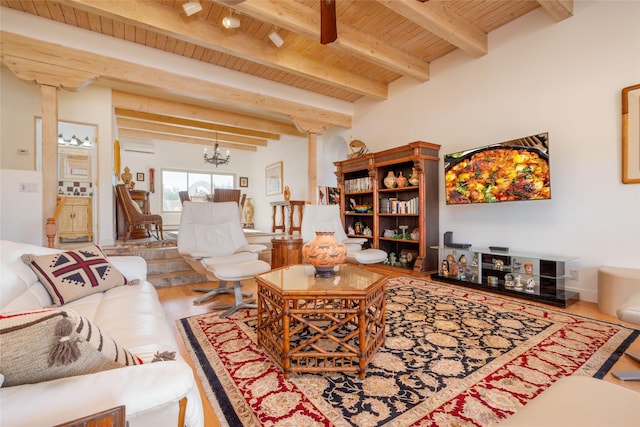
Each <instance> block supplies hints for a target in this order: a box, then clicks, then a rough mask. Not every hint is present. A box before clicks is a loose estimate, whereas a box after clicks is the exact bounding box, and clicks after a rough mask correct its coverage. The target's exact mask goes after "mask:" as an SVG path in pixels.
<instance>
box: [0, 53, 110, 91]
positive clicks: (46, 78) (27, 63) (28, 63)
mask: <svg viewBox="0 0 640 427" xmlns="http://www.w3.org/2000/svg"><path fill="white" fill-rule="evenodd" d="M2 63H3V64H5V65H6V66H7V68H8V69H10V70H11V72H12V73H13V74H15V75H16V77H18V78H20V79H22V80H24V81H28V82H34V83H36V84H38V85H46V86H52V87H59V88H63V89H66V90H68V91H72V92H76V91H79V90H82V89H83V88H84V87H85V86H87V85H89V84H91V83H92V82H93V81H95V80H96V79H97V78H98V76H97V75H96V74H94V73H86V72H84V71H77V70H73V69H70V68H68V67H62V66H58V65H50V64H43V63H42V62H38V61H33V60H31V59H27V58H18V57H15V56H7V57H5V55H2Z"/></svg>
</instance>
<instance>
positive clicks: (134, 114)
mask: <svg viewBox="0 0 640 427" xmlns="http://www.w3.org/2000/svg"><path fill="white" fill-rule="evenodd" d="M115 113H116V117H129V118H133V119H138V120H146V121H150V122H157V123H170V124H172V125H176V126H183V127H192V128H197V129H207V130H211V131H214V132H224V133H231V134H236V135H245V136H249V137H252V138H258V139H273V140H278V139H280V135H278V134H271V133H267V132H260V131H255V130H251V129H242V128H237V127H233V126H226V125H221V124H216V123H209V122H202V121H198V120H191V119H184V118H181V117H172V116H165V115H162V114H155V113H143V112H141V111H133V110H125V109H122V108H116V109H115Z"/></svg>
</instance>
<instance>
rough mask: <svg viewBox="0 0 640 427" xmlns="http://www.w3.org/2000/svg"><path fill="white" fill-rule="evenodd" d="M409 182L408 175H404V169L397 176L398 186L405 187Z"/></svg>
mask: <svg viewBox="0 0 640 427" xmlns="http://www.w3.org/2000/svg"><path fill="white" fill-rule="evenodd" d="M406 183H407V177H405V176H403V175H402V171H400V175H398V177H397V178H396V185H397V186H398V187H404V186H405V184H406Z"/></svg>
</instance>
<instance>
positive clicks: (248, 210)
mask: <svg viewBox="0 0 640 427" xmlns="http://www.w3.org/2000/svg"><path fill="white" fill-rule="evenodd" d="M242 222H244V223H245V224H251V223H253V203H251V197H247V200H245V202H244V207H243V208H242Z"/></svg>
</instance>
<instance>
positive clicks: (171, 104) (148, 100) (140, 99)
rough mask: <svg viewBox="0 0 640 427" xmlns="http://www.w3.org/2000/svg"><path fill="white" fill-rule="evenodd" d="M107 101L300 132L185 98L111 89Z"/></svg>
mask: <svg viewBox="0 0 640 427" xmlns="http://www.w3.org/2000/svg"><path fill="white" fill-rule="evenodd" d="M111 102H112V103H113V106H114V107H115V108H120V109H123V110H132V111H139V112H143V113H156V114H162V115H165V116H173V117H183V118H190V119H193V120H200V121H203V122H211V123H224V124H227V125H229V126H236V127H238V128H244V129H255V130H260V131H263V132H269V133H272V134H285V135H294V136H304V133H303V132H300V131H299V130H298V129H297V128H296V127H295V125H294V124H292V123H283V122H278V121H275V120H268V119H263V118H259V117H254V116H249V115H246V114H241V113H237V112H230V111H223V110H220V109H216V108H209V107H203V106H199V105H194V104H188V103H186V102H179V101H172V100H167V99H160V98H154V97H149V96H144V95H136V94H131V93H126V92H121V91H113V92H112V94H111Z"/></svg>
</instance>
